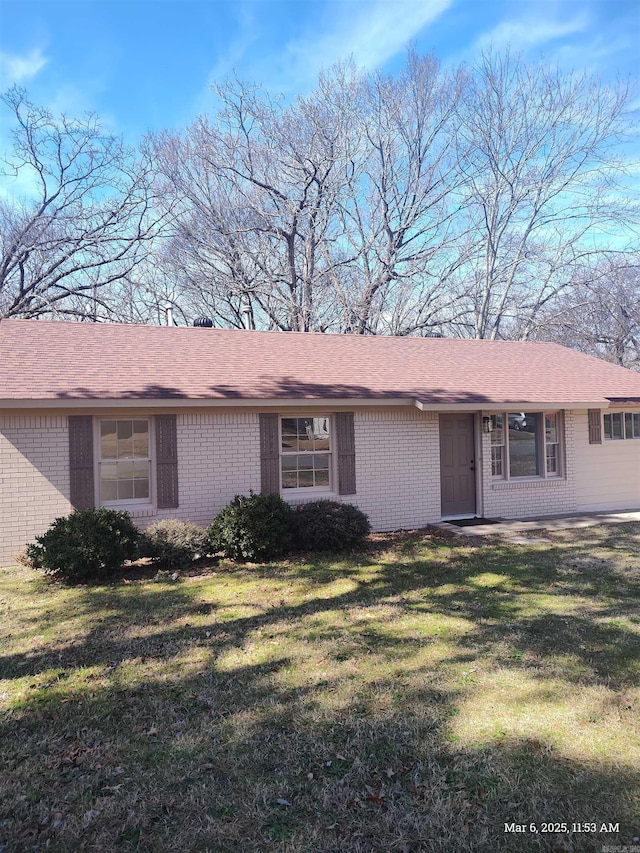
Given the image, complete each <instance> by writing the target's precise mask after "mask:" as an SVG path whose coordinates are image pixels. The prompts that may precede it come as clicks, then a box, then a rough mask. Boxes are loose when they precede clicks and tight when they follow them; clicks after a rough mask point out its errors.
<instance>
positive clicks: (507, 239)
mask: <svg viewBox="0 0 640 853" xmlns="http://www.w3.org/2000/svg"><path fill="white" fill-rule="evenodd" d="M627 103H628V92H627V90H626V88H624V87H619V88H616V89H610V88H606V87H603V86H602V85H600V84H599V83H598V81H596V80H594V79H591V78H589V77H587V76H585V75H583V76H575V75H567V74H563V73H561V72H560V71H558V70H557V69H552V68H549V67H546V66H543V65H539V66H531V65H527V64H526V63H525V62H524V61H523V60H522V58H520V57H514V56H511V55H510V54H509V53H507V54H505V55H502V56H501V55H497V54H494V53H490V54H487V55H485V56H484V57H483V60H482V62H481V64H480V65H479V66H478V67H477V68H475V69H473V71H472V74H471V79H470V81H469V85H468V86H467V87H466V88H465V90H464V92H463V96H462V98H461V99H460V102H459V109H458V110H457V115H456V125H457V126H456V141H457V145H458V148H459V154H458V158H459V163H460V169H461V170H462V172H463V173H464V175H465V177H466V182H465V186H466V187H467V188H468V192H467V194H466V196H465V197H464V200H463V202H462V205H461V207H462V211H463V213H462V214H461V215H464V216H465V217H466V218H467V220H468V224H469V228H470V229H471V231H472V232H475V233H476V235H477V239H476V242H475V247H474V250H473V253H472V256H471V260H470V262H469V263H468V264H467V265H466V267H465V272H466V285H465V290H466V292H465V293H462V296H463V298H464V299H465V300H466V302H467V308H468V316H467V319H466V321H465V323H464V324H463V325H461V326H460V327H459V329H460V331H461V333H463V334H466V335H470V336H472V337H478V338H498V337H509V336H512V335H513V333H514V329H515V327H516V326H517V329H518V334H519V335H520V336H522V337H526V336H528V335H530V334H531V333H532V331H533V329H534V328H535V326H536V320H537V316H538V314H539V313H540V312H541V311H543V310H544V309H545V306H547V305H548V304H549V303H550V302H552V301H553V300H554V299H556V298H557V297H558V296H559V294H561V293H562V292H563V290H564V289H565V288H566V287H568V286H569V285H570V284H571V282H572V279H573V276H574V271H575V269H576V267H579V266H581V265H585V264H587V263H588V262H589V258H590V257H592V256H595V255H597V254H599V253H600V252H601V251H602V249H603V245H602V244H603V239H604V237H603V235H604V234H606V233H607V232H611V231H612V229H613V230H614V233H616V234H617V237H616V239H617V242H618V246H617V248H621V246H620V245H619V244H620V241H621V240H624V236H625V234H626V235H627V239H629V238H630V236H631V231H630V226H632V225H636V224H637V212H638V208H637V205H633V206H632V205H630V204H629V203H628V201H626V200H625V201H624V203H621V200H622V199H623V198H624V191H623V190H622V188H621V187H620V185H619V179H620V177H621V175H622V174H623V170H622V167H621V163H620V162H619V160H618V159H617V158H616V156H615V152H616V148H617V145H618V143H620V142H621V141H622V140H623V138H624V135H625V130H626V127H627V126H628V124H627V122H626V117H625V109H626V106H627Z"/></svg>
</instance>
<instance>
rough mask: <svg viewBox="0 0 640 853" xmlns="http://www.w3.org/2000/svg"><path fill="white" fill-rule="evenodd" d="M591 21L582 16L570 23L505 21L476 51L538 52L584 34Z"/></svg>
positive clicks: (530, 18)
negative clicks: (550, 45)
mask: <svg viewBox="0 0 640 853" xmlns="http://www.w3.org/2000/svg"><path fill="white" fill-rule="evenodd" d="M590 24H591V21H590V19H589V16H588V15H586V14H584V13H582V14H580V15H576V16H575V17H573V18H571V19H570V20H566V21H554V20H551V19H549V18H546V17H545V18H536V17H533V16H527V17H524V18H521V19H520V20H517V21H503V22H502V23H501V24H498V25H497V26H496V27H494V28H493V29H492V30H490V31H489V32H487V33H483V34H482V35H481V36H480V37H479V38H478V39H477V40H476V42H475V44H474V50H475V51H477V50H483V49H486V48H489V47H494V48H496V49H497V50H500V49H502V48H505V47H507V46H510V47H511V48H512V49H514V50H527V49H530V48H538V47H541V46H543V45H545V44H548V43H549V42H552V41H556V40H557V39H562V38H566V37H567V36H575V35H578V34H580V33H585V32H586V31H587V30H588V28H589V26H590Z"/></svg>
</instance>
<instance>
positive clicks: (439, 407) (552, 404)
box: [415, 399, 609, 412]
mask: <svg viewBox="0 0 640 853" xmlns="http://www.w3.org/2000/svg"><path fill="white" fill-rule="evenodd" d="M415 405H416V408H418V409H420V411H421V412H477V411H483V412H505V411H507V410H509V411H510V412H520V411H527V410H528V411H532V410H535V411H545V410H553V409H608V408H609V403H608V401H607V400H602V399H600V400H565V401H562V400H546V401H544V400H543V401H539V400H498V401H495V400H481V401H477V402H475V403H474V402H469V403H467V402H464V403H450V402H441V403H427V402H424V401H423V400H416V401H415Z"/></svg>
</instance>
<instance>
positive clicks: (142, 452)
mask: <svg viewBox="0 0 640 853" xmlns="http://www.w3.org/2000/svg"><path fill="white" fill-rule="evenodd" d="M133 455H134V456H135V457H137V458H138V459H141V458H148V457H149V421H134V422H133Z"/></svg>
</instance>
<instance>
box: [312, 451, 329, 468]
mask: <svg viewBox="0 0 640 853" xmlns="http://www.w3.org/2000/svg"><path fill="white" fill-rule="evenodd" d="M313 467H314V468H315V470H316V471H319V470H321V469H322V470H328V468H329V457H328V456H326V455H325V454H324V453H322V454H318V455H317V456H314V457H313Z"/></svg>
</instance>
